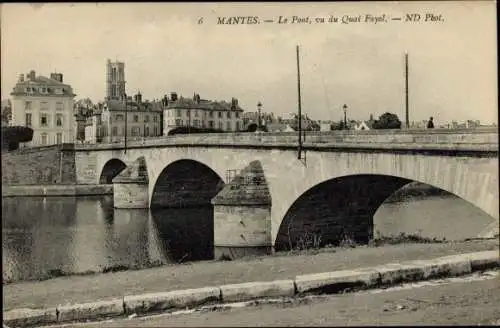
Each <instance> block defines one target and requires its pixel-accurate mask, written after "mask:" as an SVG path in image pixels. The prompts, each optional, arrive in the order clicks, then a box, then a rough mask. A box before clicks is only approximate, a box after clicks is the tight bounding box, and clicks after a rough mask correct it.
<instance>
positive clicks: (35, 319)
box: [3, 308, 57, 327]
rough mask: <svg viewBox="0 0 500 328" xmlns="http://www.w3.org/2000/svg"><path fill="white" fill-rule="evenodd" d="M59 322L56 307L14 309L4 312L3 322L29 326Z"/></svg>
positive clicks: (10, 325)
mask: <svg viewBox="0 0 500 328" xmlns="http://www.w3.org/2000/svg"><path fill="white" fill-rule="evenodd" d="M56 322H57V310H56V309H55V308H50V309H43V310H38V309H37V310H35V309H14V310H10V311H6V312H3V324H4V325H6V326H8V327H27V326H38V325H43V324H51V323H56Z"/></svg>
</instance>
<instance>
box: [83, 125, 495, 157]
mask: <svg viewBox="0 0 500 328" xmlns="http://www.w3.org/2000/svg"><path fill="white" fill-rule="evenodd" d="M297 139H298V135H297V133H296V132H285V133H217V134H190V135H175V136H166V137H160V138H149V139H145V140H142V141H132V142H129V143H128V147H129V148H143V147H161V146H166V147H169V146H173V147H175V146H191V147H204V146H219V147H242V148H245V147H249V148H254V147H265V148H273V147H277V148H290V147H297V144H298V140H297ZM303 145H304V147H305V148H308V147H313V148H367V149H406V150H462V151H489V152H496V153H498V130H497V129H496V128H495V129H474V130H472V129H471V130H448V129H443V130H431V131H430V130H385V131H384V132H380V130H379V131H376V130H375V131H374V130H370V131H328V132H308V133H306V134H305V140H304V141H303ZM75 148H76V149H81V150H94V149H95V150H98V149H122V148H124V144H123V143H116V144H93V145H86V144H83V145H75Z"/></svg>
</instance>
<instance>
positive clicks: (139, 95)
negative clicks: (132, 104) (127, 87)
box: [136, 92, 142, 104]
mask: <svg viewBox="0 0 500 328" xmlns="http://www.w3.org/2000/svg"><path fill="white" fill-rule="evenodd" d="M136 101H137V103H139V104H140V103H142V95H141V93H140V92H138V93H137V100H136Z"/></svg>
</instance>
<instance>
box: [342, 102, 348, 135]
mask: <svg viewBox="0 0 500 328" xmlns="http://www.w3.org/2000/svg"><path fill="white" fill-rule="evenodd" d="M342 109H343V110H344V129H345V130H347V105H346V104H344V106H342Z"/></svg>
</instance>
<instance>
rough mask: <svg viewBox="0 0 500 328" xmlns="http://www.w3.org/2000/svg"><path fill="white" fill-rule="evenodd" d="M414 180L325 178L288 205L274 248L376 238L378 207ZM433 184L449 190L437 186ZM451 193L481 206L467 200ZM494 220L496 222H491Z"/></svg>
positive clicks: (381, 176)
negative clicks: (374, 236) (375, 227)
mask: <svg viewBox="0 0 500 328" xmlns="http://www.w3.org/2000/svg"><path fill="white" fill-rule="evenodd" d="M411 182H415V181H414V180H410V179H408V178H403V177H399V176H392V175H384V174H357V175H345V176H339V177H333V178H330V179H326V180H325V181H322V182H320V183H318V184H316V185H314V186H312V187H311V188H309V189H307V190H306V191H304V192H303V193H302V194H301V195H300V196H299V197H298V198H296V199H295V201H294V202H293V203H292V205H291V206H290V207H289V208H288V210H287V211H286V213H285V215H284V217H283V218H282V220H281V223H280V225H279V228H278V231H277V236H276V239H275V249H276V250H285V249H291V248H294V247H297V246H298V247H304V246H305V243H309V244H311V243H316V245H317V246H324V245H327V244H331V245H338V244H339V243H340V242H341V241H342V240H346V239H348V240H352V241H355V242H358V243H367V242H368V241H369V240H370V239H371V238H372V237H373V230H374V220H373V219H374V215H375V213H376V212H377V210H378V209H379V208H380V206H381V205H382V204H383V203H384V202H385V200H387V199H388V198H389V197H390V196H391V195H393V194H394V193H395V192H396V191H398V190H399V189H401V188H402V187H404V186H405V185H407V184H409V183H411ZM431 187H434V188H437V189H441V190H442V191H443V192H444V193H450V192H449V191H447V190H443V189H442V188H439V187H437V186H431ZM450 194H452V195H454V196H456V197H458V198H460V199H461V200H463V201H467V202H468V203H469V204H472V205H473V206H474V207H476V208H478V207H477V205H475V204H474V203H472V202H470V201H468V200H467V199H464V198H461V197H460V196H459V195H456V194H454V193H450ZM478 209H479V208H478ZM479 210H481V209H479ZM481 211H482V212H483V213H484V214H486V215H488V216H489V214H488V213H486V212H484V210H481ZM492 220H493V218H492ZM494 223H496V221H495V222H493V221H492V224H494ZM486 229H490V227H489V228H486ZM306 239H307V240H306Z"/></svg>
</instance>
